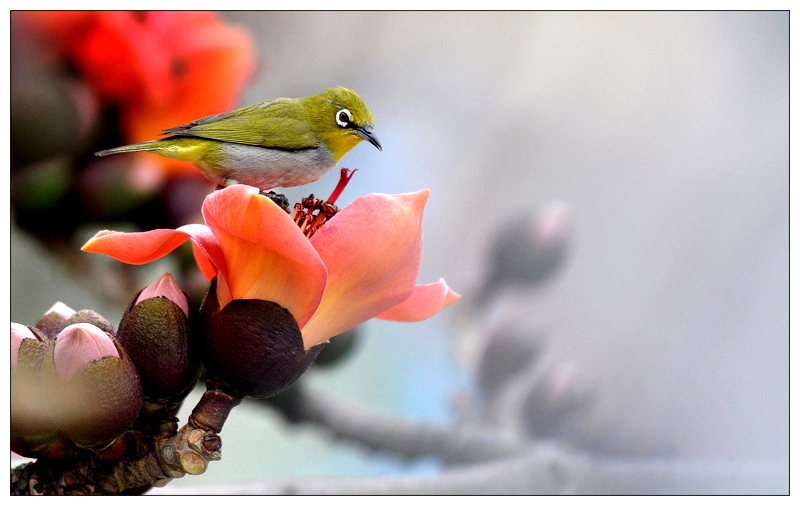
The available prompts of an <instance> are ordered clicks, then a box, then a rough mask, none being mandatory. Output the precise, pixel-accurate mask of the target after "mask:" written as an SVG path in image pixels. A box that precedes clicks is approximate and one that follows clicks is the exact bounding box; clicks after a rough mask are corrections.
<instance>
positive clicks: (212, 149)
mask: <svg viewBox="0 0 800 506" xmlns="http://www.w3.org/2000/svg"><path fill="white" fill-rule="evenodd" d="M373 121H374V119H373V117H372V113H371V112H370V110H369V109H368V108H367V106H366V104H365V103H364V101H363V100H361V97H359V96H358V95H356V93H355V92H354V91H352V90H349V89H347V88H344V87H342V86H339V87H338V88H330V89H327V90H325V91H324V92H322V93H320V94H319V95H313V96H310V97H304V98H278V99H275V100H270V101H267V102H261V103H258V104H254V105H251V106H248V107H243V108H241V109H236V110H234V111H230V112H226V113H222V114H217V115H214V116H208V117H205V118H201V119H198V120H195V121H192V122H190V123H186V124H185V125H181V126H178V127H173V128H167V129H166V130H163V131H162V132H161V134H162V135H168V137H165V138H163V139H158V140H153V141H147V142H142V143H139V144H131V145H128V146H122V147H119V148H114V149H107V150H104V151H98V152H97V153H95V155H97V156H106V155H111V154H115V153H127V152H131V151H145V152H150V153H155V154H157V155H161V156H165V157H167V158H174V159H176V160H183V161H187V162H192V163H193V164H195V165H196V166H197V167H199V168H200V169H201V170H202V171H203V172H204V173H205V175H206V176H207V177H208V178H209V179H211V180H212V181H213V182H215V183H217V184H219V185H222V186H228V185H231V184H236V183H242V184H247V185H250V186H255V187H258V188H259V189H260V190H269V189H271V188H276V187H284V188H286V187H291V186H300V185H304V184H307V183H311V182H313V181H316V180H317V179H319V178H320V177H322V176H323V175H324V174H325V173H326V172H328V171H329V170H330V169H331V168H332V167H333V166H334V165H336V163H337V162H338V161H339V160H340V159H341V158H342V157H343V156H344V155H345V154H346V153H347V152H348V151H350V149H352V148H353V147H354V146H355V145H356V144H358V143H359V142H361V141H362V140H367V141H369V142H370V143H371V144H372V145H373V146H375V147H376V148H378V149H379V150H381V151H383V148H381V144H380V142H378V139H377V137H375V135H374V134H373V133H372V128H373Z"/></svg>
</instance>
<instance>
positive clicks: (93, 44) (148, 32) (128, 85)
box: [25, 11, 255, 176]
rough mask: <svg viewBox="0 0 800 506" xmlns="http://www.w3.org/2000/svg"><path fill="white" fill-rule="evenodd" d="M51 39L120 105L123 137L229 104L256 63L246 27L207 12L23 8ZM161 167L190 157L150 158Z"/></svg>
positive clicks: (150, 135) (129, 139)
mask: <svg viewBox="0 0 800 506" xmlns="http://www.w3.org/2000/svg"><path fill="white" fill-rule="evenodd" d="M25 14H26V16H27V17H28V19H29V21H30V22H31V24H32V25H33V26H34V27H35V28H38V29H39V31H41V32H42V33H43V34H44V35H46V36H48V37H50V38H51V40H52V41H53V42H54V43H55V44H56V45H57V46H58V48H59V49H60V51H61V52H62V53H63V54H64V55H65V56H66V57H67V58H68V59H69V60H70V61H71V62H72V63H73V64H74V65H75V67H76V68H77V69H78V71H79V73H80V75H81V77H82V78H83V79H84V80H85V81H86V82H87V83H88V84H89V86H90V87H91V88H92V89H93V90H95V92H96V93H97V95H98V96H99V97H100V99H101V100H102V102H103V103H105V104H108V105H115V106H118V107H119V108H120V125H119V128H120V131H121V133H122V136H123V140H124V142H126V143H135V142H142V141H146V140H150V139H154V138H156V137H157V135H158V133H159V132H160V131H161V130H163V129H165V128H169V127H173V126H178V125H182V124H184V123H187V122H189V121H192V120H195V119H197V118H200V117H203V116H209V115H212V114H217V113H221V112H225V111H228V110H231V109H233V108H235V107H236V105H237V104H236V102H237V99H238V97H239V95H240V94H241V91H242V89H243V88H244V85H245V84H246V83H247V81H248V79H249V78H250V77H251V76H252V74H253V70H254V68H255V57H254V53H255V51H254V44H253V40H252V37H251V36H250V34H249V33H248V32H247V31H246V30H244V29H242V28H238V27H236V26H232V25H229V24H227V23H226V22H224V21H223V20H221V19H220V16H219V15H218V14H216V13H214V12H187V11H180V12H168V11H157V12H145V11H137V12H123V11H113V12H96V11H68V12H58V11H39V12H27V13H25ZM148 162H149V163H147V165H148V166H157V167H159V168H161V169H163V170H164V171H166V172H167V173H170V172H173V171H180V172H182V171H185V170H191V171H192V172H193V173H197V175H198V176H202V174H201V173H200V172H199V171H197V169H195V168H194V167H193V166H192V165H191V164H189V163H186V162H179V161H177V160H169V159H165V158H153V159H152V160H148Z"/></svg>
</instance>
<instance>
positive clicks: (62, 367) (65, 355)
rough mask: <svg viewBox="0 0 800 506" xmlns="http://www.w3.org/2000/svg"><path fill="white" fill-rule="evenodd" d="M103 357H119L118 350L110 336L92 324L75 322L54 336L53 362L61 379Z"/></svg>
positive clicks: (65, 379) (69, 376)
mask: <svg viewBox="0 0 800 506" xmlns="http://www.w3.org/2000/svg"><path fill="white" fill-rule="evenodd" d="M103 357H119V351H118V350H117V347H116V345H115V344H114V341H112V339H111V337H109V335H108V334H106V333H105V332H103V331H102V330H100V329H99V328H97V327H95V326H94V325H91V324H89V323H75V324H73V325H70V326H68V327H67V328H65V329H64V330H62V331H61V332H60V333H59V334H58V336H56V347H55V351H54V354H53V362H54V366H55V369H56V373H57V374H58V377H59V378H60V379H61V380H62V381H68V380H69V379H70V378H72V377H73V376H75V374H76V373H77V372H78V371H80V370H81V369H83V368H84V367H85V366H87V365H89V364H90V363H92V362H94V361H96V360H100V359H101V358H103Z"/></svg>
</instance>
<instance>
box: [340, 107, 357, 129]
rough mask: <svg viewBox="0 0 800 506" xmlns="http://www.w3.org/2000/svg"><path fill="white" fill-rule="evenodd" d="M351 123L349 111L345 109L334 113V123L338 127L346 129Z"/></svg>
mask: <svg viewBox="0 0 800 506" xmlns="http://www.w3.org/2000/svg"><path fill="white" fill-rule="evenodd" d="M352 121H353V116H352V115H351V114H350V111H348V110H347V109H339V112H337V113H336V123H337V124H338V125H339V126H340V127H346V126H347V125H349V124H350V123H352Z"/></svg>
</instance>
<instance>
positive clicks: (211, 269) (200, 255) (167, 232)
mask: <svg viewBox="0 0 800 506" xmlns="http://www.w3.org/2000/svg"><path fill="white" fill-rule="evenodd" d="M188 239H192V243H193V246H194V253H195V257H196V258H197V264H198V265H199V266H200V269H201V270H202V271H203V274H204V275H205V276H206V278H208V279H211V278H213V277H214V276H215V275H216V272H217V271H220V270H221V271H223V273H224V272H225V262H224V257H223V256H222V250H220V248H219V244H217V240H216V239H215V238H214V235H213V234H212V233H211V231H210V230H209V229H208V227H207V226H205V225H184V226H182V227H180V228H178V229H176V230H172V229H166V228H160V229H156V230H150V231H148V232H114V231H112V230H101V231H100V232H98V233H97V234H95V236H94V237H92V238H91V239H89V241H88V242H87V243H86V244H84V245H83V248H81V249H82V250H83V251H87V252H89V253H102V254H104V255H108V256H110V257H111V258H114V259H116V260H119V261H121V262H125V263H128V264H134V265H141V264H146V263H148V262H152V261H153V260H156V259H158V258H161V257H163V256H164V255H166V254H167V253H169V252H171V251H172V250H174V249H175V248H177V247H178V246H180V245H181V244H183V243H184V242H186V241H187V240H188Z"/></svg>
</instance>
